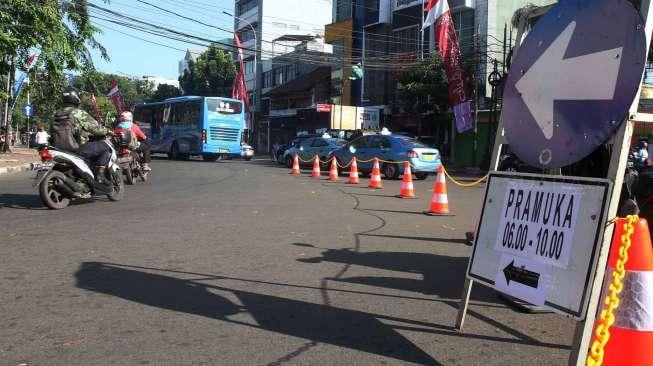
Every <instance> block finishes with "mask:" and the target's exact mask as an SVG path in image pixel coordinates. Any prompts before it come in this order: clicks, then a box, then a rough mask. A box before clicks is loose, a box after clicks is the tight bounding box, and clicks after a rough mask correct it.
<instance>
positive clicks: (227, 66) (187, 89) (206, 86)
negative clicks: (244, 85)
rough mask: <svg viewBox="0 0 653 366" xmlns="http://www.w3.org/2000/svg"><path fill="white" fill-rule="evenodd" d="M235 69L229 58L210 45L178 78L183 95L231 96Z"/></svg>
mask: <svg viewBox="0 0 653 366" xmlns="http://www.w3.org/2000/svg"><path fill="white" fill-rule="evenodd" d="M235 77H236V67H235V66H234V63H233V60H232V59H231V56H230V55H229V54H228V53H226V52H224V51H223V50H222V49H220V48H218V46H217V45H216V44H211V46H209V48H208V49H207V50H206V51H204V52H203V53H202V54H201V55H200V56H199V57H198V58H197V60H196V61H194V62H193V61H191V62H189V63H188V70H186V71H185V72H184V74H183V75H182V76H181V77H180V78H179V86H180V87H181V89H182V90H183V91H184V94H185V95H201V96H231V87H232V84H233V81H234V78H235Z"/></svg>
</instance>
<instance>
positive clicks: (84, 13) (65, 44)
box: [0, 0, 108, 129]
mask: <svg viewBox="0 0 653 366" xmlns="http://www.w3.org/2000/svg"><path fill="white" fill-rule="evenodd" d="M98 32H99V30H98V29H97V28H96V27H94V26H93V25H92V24H91V21H90V17H89V12H88V4H87V1H86V0H68V1H61V0H0V55H2V57H0V75H3V76H4V75H9V77H10V80H9V84H10V86H12V85H11V84H13V75H14V74H15V71H16V70H17V69H18V70H25V60H27V58H28V56H29V55H30V54H31V53H32V52H34V50H38V52H39V59H38V62H37V64H36V65H35V67H34V68H33V69H32V70H34V71H33V73H34V76H32V75H30V76H32V79H35V80H38V81H39V84H38V85H36V86H34V87H35V90H39V91H40V92H41V95H43V96H47V97H49V98H51V99H52V95H56V94H58V93H59V92H60V91H61V90H62V89H63V87H64V86H65V78H64V73H63V72H64V70H82V69H90V68H92V66H93V63H92V60H91V56H90V53H89V50H88V47H91V48H95V49H98V50H100V53H101V55H102V57H103V58H105V59H108V56H107V53H106V50H105V49H104V47H102V45H100V44H99V43H98V42H97V41H96V40H95V34H96V33H98ZM37 70H38V73H37ZM6 78H7V76H4V80H3V83H2V85H3V87H2V90H0V101H2V102H4V103H6V102H7V101H8V99H9V97H10V96H9V94H8V93H7V90H6V89H5V87H6V86H5V85H6V83H7V79H6ZM41 80H43V84H40V81H41ZM33 84H34V83H33ZM38 87H41V88H40V89H39V88H38ZM37 95H38V94H37ZM56 99H59V98H56ZM4 103H3V104H4ZM50 103H52V105H43V106H42V107H45V108H44V109H47V110H49V109H50V107H52V106H54V107H56V106H57V105H56V103H58V101H56V102H55V101H50ZM3 111H4V108H3ZM6 117H7V123H8V126H7V127H8V128H9V129H11V113H10V114H9V116H6Z"/></svg>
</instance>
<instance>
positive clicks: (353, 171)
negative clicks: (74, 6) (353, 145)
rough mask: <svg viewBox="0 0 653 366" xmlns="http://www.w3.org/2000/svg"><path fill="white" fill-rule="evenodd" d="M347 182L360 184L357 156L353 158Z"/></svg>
mask: <svg viewBox="0 0 653 366" xmlns="http://www.w3.org/2000/svg"><path fill="white" fill-rule="evenodd" d="M347 184H358V165H357V164H356V157H355V156H354V157H353V158H351V168H349V180H348V181H347Z"/></svg>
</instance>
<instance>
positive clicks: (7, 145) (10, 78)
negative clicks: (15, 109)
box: [0, 56, 16, 153]
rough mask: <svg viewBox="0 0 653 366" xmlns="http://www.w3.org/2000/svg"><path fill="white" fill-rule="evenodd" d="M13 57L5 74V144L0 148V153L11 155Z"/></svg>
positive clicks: (14, 69) (14, 71)
mask: <svg viewBox="0 0 653 366" xmlns="http://www.w3.org/2000/svg"><path fill="white" fill-rule="evenodd" d="M15 60H16V58H15V56H12V57H11V58H10V60H9V62H10V66H9V73H8V74H7V95H8V97H7V100H6V101H5V105H4V116H3V118H4V126H3V127H4V131H5V142H4V144H3V146H0V152H3V153H11V152H12V151H11V133H12V129H11V121H12V118H11V115H12V110H11V107H10V103H11V99H12V98H11V97H12V95H11V90H12V87H13V85H14V74H15V73H16V65H15Z"/></svg>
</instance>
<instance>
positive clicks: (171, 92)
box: [152, 84, 181, 102]
mask: <svg viewBox="0 0 653 366" xmlns="http://www.w3.org/2000/svg"><path fill="white" fill-rule="evenodd" d="M179 96H181V90H179V88H177V87H176V86H174V85H168V84H159V86H158V87H157V88H156V91H155V92H154V94H152V101H155V102H159V101H162V100H165V99H168V98H174V97H179Z"/></svg>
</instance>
